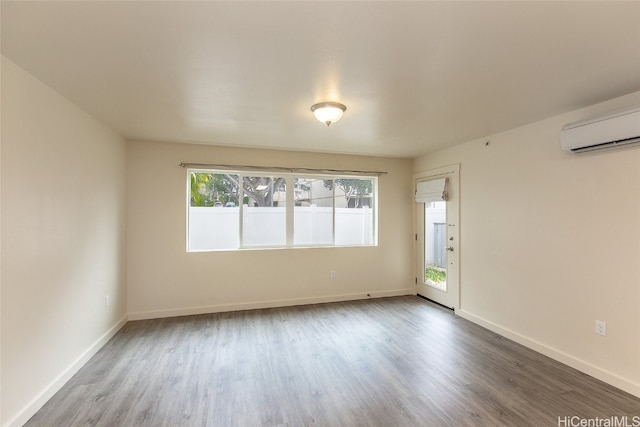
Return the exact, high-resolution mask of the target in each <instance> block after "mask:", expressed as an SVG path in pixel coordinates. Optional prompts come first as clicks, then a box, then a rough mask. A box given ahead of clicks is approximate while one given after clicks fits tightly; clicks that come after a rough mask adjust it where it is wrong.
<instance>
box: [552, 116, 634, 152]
mask: <svg viewBox="0 0 640 427" xmlns="http://www.w3.org/2000/svg"><path fill="white" fill-rule="evenodd" d="M638 143H640V106H638V107H634V108H631V109H628V110H623V111H617V112H615V113H611V114H608V115H606V116H602V117H599V118H596V119H592V120H585V121H582V122H574V123H569V124H568V125H566V126H564V127H563V128H562V131H561V132H560V146H561V147H562V149H563V150H564V151H569V152H571V153H584V152H586V151H593V150H604V149H607V148H615V147H621V146H628V145H630V144H638Z"/></svg>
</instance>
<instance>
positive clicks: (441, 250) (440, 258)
mask: <svg viewBox="0 0 640 427" xmlns="http://www.w3.org/2000/svg"><path fill="white" fill-rule="evenodd" d="M446 248H447V202H443V201H440V202H427V203H425V204H424V266H425V271H424V283H425V284H426V285H429V286H432V287H434V288H436V289H440V290H442V291H446V290H447V249H446Z"/></svg>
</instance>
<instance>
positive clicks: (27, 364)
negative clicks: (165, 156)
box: [0, 58, 126, 426]
mask: <svg viewBox="0 0 640 427" xmlns="http://www.w3.org/2000/svg"><path fill="white" fill-rule="evenodd" d="M125 165H126V148H125V141H123V140H122V139H121V138H120V137H119V136H118V135H116V134H115V133H113V132H112V131H111V130H109V129H108V128H106V127H105V126H103V125H101V124H100V123H98V122H97V121H96V120H94V119H93V118H91V117H90V116H89V115H87V114H86V113H85V112H83V111H82V110H80V109H79V108H77V107H76V106H75V105H73V104H71V103H70V102H69V101H67V100H66V99H65V98H63V97H62V96H60V95H59V94H57V93H56V92H54V91H53V90H51V89H49V88H48V87H46V86H44V85H43V84H42V83H41V82H39V81H38V80H36V79H35V78H33V77H32V76H30V75H29V74H27V73H26V72H25V71H24V70H22V69H20V68H18V67H17V66H16V65H15V64H13V63H12V62H11V61H9V60H7V59H5V58H3V59H2V167H1V171H2V178H1V182H2V260H1V262H2V267H3V268H2V275H1V280H2V305H1V325H2V335H1V336H2V359H1V363H2V366H1V375H2V402H1V406H2V416H1V417H2V418H1V420H0V425H2V426H9V425H22V424H23V423H24V422H25V421H26V420H27V419H28V418H29V417H30V416H31V415H32V414H33V413H34V412H35V411H36V410H37V409H38V408H39V407H40V406H41V405H42V404H43V403H44V402H45V401H46V400H47V399H48V398H49V397H50V396H51V395H52V394H53V393H54V392H55V391H57V389H58V388H59V387H60V386H61V385H62V384H63V383H64V382H65V381H66V380H67V379H68V378H69V377H70V376H71V375H72V374H73V373H75V371H76V370H77V369H78V368H79V367H80V366H81V365H82V364H83V363H84V362H85V361H86V360H87V359H88V358H89V357H90V356H91V355H92V354H93V352H95V351H96V350H97V349H98V348H99V347H100V346H101V345H102V344H103V343H104V342H105V340H106V339H108V338H109V337H110V336H111V335H112V334H113V333H115V331H117V329H118V328H119V327H121V326H122V325H123V324H124V320H125V316H126V291H125V237H126V236H125V226H124V220H125V204H124V203H125V173H126V166H125ZM107 294H108V295H110V306H109V307H107V306H106V304H105V295H107Z"/></svg>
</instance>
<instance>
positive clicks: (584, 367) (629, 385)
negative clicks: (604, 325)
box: [456, 310, 640, 397]
mask: <svg viewBox="0 0 640 427" xmlns="http://www.w3.org/2000/svg"><path fill="white" fill-rule="evenodd" d="M456 314H457V315H459V316H460V317H462V318H464V319H467V320H469V321H471V322H473V323H476V324H478V325H480V326H483V327H485V328H487V329H489V330H490V331H493V332H495V333H497V334H499V335H502V336H504V337H506V338H509V339H510V340H513V341H515V342H517V343H518V344H522V345H523V346H525V347H528V348H530V349H532V350H535V351H537V352H538V353H541V354H544V355H545V356H547V357H550V358H552V359H554V360H557V361H558V362H560V363H564V364H565V365H568V366H570V367H572V368H575V369H577V370H579V371H581V372H584V373H585V374H587V375H591V376H592V377H594V378H597V379H599V380H601V381H604V382H606V383H607V384H610V385H612V386H614V387H617V388H619V389H620V390H623V391H626V392H627V393H630V394H632V395H634V396H636V397H640V384H637V383H634V382H632V381H629V380H627V379H625V378H622V377H620V376H619V375H616V374H614V373H612V372H609V371H607V370H604V369H602V368H598V367H597V366H594V365H592V364H590V363H588V362H585V361H584V360H580V359H578V358H577V357H574V356H571V355H570V354H567V353H564V352H562V351H560V350H556V349H555V348H552V347H549V346H547V345H545V344H543V343H541V342H538V341H536V340H532V339H530V338H527V337H525V336H523V335H520V334H519V333H517V332H514V331H512V330H511V329H507V328H504V327H502V326H500V325H497V324H495V323H493V322H490V321H488V320H485V319H483V318H481V317H478V316H475V315H473V314H471V313H469V312H466V311H464V310H460V311H456Z"/></svg>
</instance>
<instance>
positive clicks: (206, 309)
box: [129, 289, 415, 320]
mask: <svg viewBox="0 0 640 427" xmlns="http://www.w3.org/2000/svg"><path fill="white" fill-rule="evenodd" d="M402 295H415V290H414V289H394V290H388V291H378V292H361V293H352V294H342V295H327V296H321V297H310V298H291V299H280V300H270V301H256V302H247V303H237V304H219V305H208V306H201V307H185V308H176V309H169V310H154V311H142V312H137V313H129V320H146V319H159V318H163V317H177V316H193V315H196V314H209V313H224V312H227V311H240V310H255V309H260V308H275V307H290V306H294V305H309V304H322V303H327V302H340V301H354V300H360V299H369V298H384V297H396V296H402Z"/></svg>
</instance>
